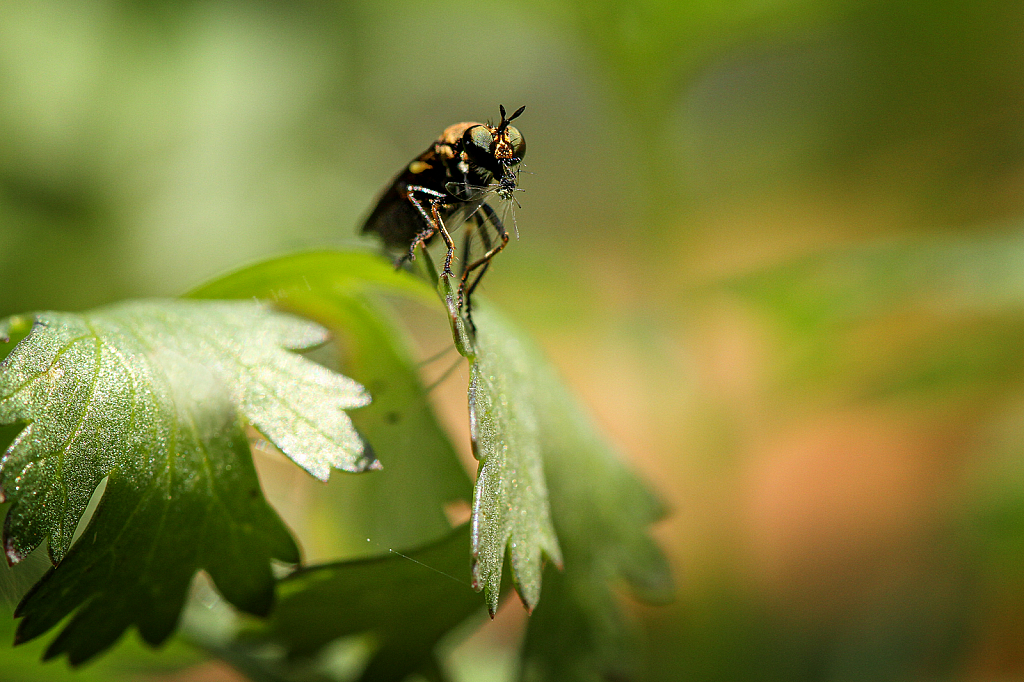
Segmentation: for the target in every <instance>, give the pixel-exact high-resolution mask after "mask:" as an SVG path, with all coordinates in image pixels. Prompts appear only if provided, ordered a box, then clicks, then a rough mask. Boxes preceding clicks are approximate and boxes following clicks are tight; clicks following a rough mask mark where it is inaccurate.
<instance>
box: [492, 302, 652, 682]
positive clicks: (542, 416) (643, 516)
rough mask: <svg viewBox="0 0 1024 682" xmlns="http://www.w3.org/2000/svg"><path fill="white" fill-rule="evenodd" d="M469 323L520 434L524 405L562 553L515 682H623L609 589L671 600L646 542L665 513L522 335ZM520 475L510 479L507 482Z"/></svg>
mask: <svg viewBox="0 0 1024 682" xmlns="http://www.w3.org/2000/svg"><path fill="white" fill-rule="evenodd" d="M474 316H475V318H476V321H477V326H478V328H479V330H480V332H479V335H478V339H477V342H478V348H479V353H480V357H481V362H480V375H481V377H482V378H484V377H488V376H490V375H491V374H492V373H493V372H494V370H493V368H492V365H494V364H498V365H501V367H502V368H503V371H504V372H505V374H506V375H507V376H508V377H509V381H510V383H512V382H514V385H515V388H513V389H510V391H511V392H509V391H506V390H501V391H498V392H497V393H496V395H498V396H499V399H500V397H501V396H504V397H505V398H504V399H505V401H506V402H507V403H508V407H509V408H512V406H515V407H514V410H510V411H512V413H513V414H517V421H518V422H520V423H519V424H517V425H516V426H515V427H514V430H520V429H522V424H521V422H522V420H523V417H522V415H523V414H524V412H523V408H522V406H521V405H519V403H518V401H519V400H523V401H526V400H528V402H529V411H528V412H527V413H526V414H530V417H529V418H530V420H531V422H532V424H531V426H530V429H529V432H530V433H531V438H532V439H535V440H536V442H537V443H539V449H540V455H541V456H542V457H543V466H544V472H543V473H544V480H546V481H547V489H548V491H549V492H550V504H551V516H552V520H553V523H554V528H555V530H556V531H557V533H558V537H559V538H560V541H561V547H562V550H563V552H564V563H565V568H564V570H563V571H562V572H560V573H558V572H553V571H549V572H548V580H547V582H546V584H545V597H544V600H543V601H542V602H541V603H540V604H539V605H538V606H537V609H536V611H535V612H534V613H533V615H532V616H531V618H530V622H529V626H528V630H527V636H526V641H525V644H524V650H523V665H522V670H523V677H524V679H528V680H599V679H627V677H626V676H625V675H621V676H619V675H620V674H621V673H624V672H627V671H628V668H629V663H630V658H629V656H630V651H631V647H632V644H633V643H632V641H631V634H630V629H629V627H628V626H627V624H626V623H625V621H624V620H623V618H622V616H621V614H620V612H619V608H618V605H617V601H616V599H615V596H614V593H613V587H614V586H615V583H616V582H618V581H619V580H625V581H626V582H627V583H628V584H629V585H630V587H631V588H632V589H633V591H634V593H635V594H636V595H637V596H639V597H641V598H644V599H646V600H649V601H664V600H666V599H668V598H669V597H670V595H671V592H672V580H671V575H670V573H669V568H668V564H667V562H666V560H665V558H664V556H663V555H662V553H661V551H660V550H659V549H658V547H657V545H656V544H655V542H654V541H653V540H652V539H651V538H650V537H649V536H648V535H647V534H646V533H645V532H644V529H645V528H646V527H647V526H648V525H649V524H651V523H652V522H654V521H655V520H657V519H658V518H660V517H661V516H662V515H663V509H662V507H661V505H660V503H659V502H658V501H657V499H656V498H655V497H654V496H653V495H652V494H651V492H650V491H649V490H648V489H647V488H646V487H645V486H644V485H643V483H641V482H640V481H639V479H637V478H636V477H635V476H634V475H633V474H632V473H631V472H630V471H629V469H628V468H627V467H626V466H625V465H624V464H623V463H622V461H621V459H620V458H619V457H618V456H617V455H616V453H615V452H614V451H613V450H612V449H611V448H610V447H609V446H608V444H607V443H606V442H605V441H604V440H603V439H602V438H601V437H600V436H599V435H598V431H597V429H596V428H595V427H594V425H593V423H592V422H591V421H590V419H589V418H588V417H587V416H586V414H585V413H584V411H583V410H582V409H581V408H580V406H579V405H578V403H577V402H576V400H575V399H574V398H573V397H572V395H571V394H570V393H569V391H568V390H567V389H566V387H565V385H564V383H563V382H562V381H561V379H560V378H559V377H558V375H557V373H556V372H555V371H554V369H553V368H552V367H551V365H550V364H549V363H548V362H547V361H546V360H545V359H544V357H543V355H542V354H541V353H540V351H539V350H538V349H537V348H536V347H535V346H534V345H533V344H532V343H531V342H530V341H529V340H528V339H527V338H526V336H525V335H524V334H523V332H522V331H520V330H519V329H517V328H516V327H515V326H513V325H512V324H511V323H510V322H508V321H507V320H506V319H504V318H503V317H501V316H499V315H498V314H497V313H496V312H495V310H494V308H493V307H491V306H489V305H487V304H486V303H485V302H481V305H480V307H479V309H478V310H477V311H476V312H475V313H474ZM492 354H493V355H494V357H493V358H492V357H491V356H492ZM506 444H509V445H510V446H511V444H510V443H508V442H507V441H506ZM509 449H511V447H510V448H509ZM520 475H521V474H520V473H519V472H516V474H515V476H514V478H518V477H519V476H520ZM520 515H521V513H520ZM533 532H534V533H541V535H540V536H541V537H544V538H547V537H548V535H547V534H546V533H542V532H541V531H536V530H535V531H533ZM556 547H557V546H556ZM513 551H515V550H513ZM513 565H514V563H513ZM539 579H540V577H539V575H538V576H537V581H538V583H539Z"/></svg>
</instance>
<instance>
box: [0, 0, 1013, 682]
mask: <svg viewBox="0 0 1024 682" xmlns="http://www.w3.org/2000/svg"><path fill="white" fill-rule="evenodd" d="M499 103H501V104H504V105H505V106H506V107H508V108H510V109H511V108H515V107H518V106H520V105H522V104H525V105H527V110H526V113H525V114H524V115H523V117H522V118H521V119H520V121H519V122H518V123H517V125H519V127H520V129H521V130H522V131H523V133H524V134H525V136H526V137H527V139H528V142H529V153H528V156H527V158H526V163H525V171H526V173H524V175H523V177H522V186H523V187H524V188H525V190H526V191H525V192H524V193H523V194H522V195H521V197H520V199H521V202H522V208H521V209H520V210H519V211H518V212H517V222H518V226H519V230H520V233H521V235H522V238H521V239H520V240H519V241H515V242H513V243H512V244H511V245H510V248H508V249H507V250H506V251H505V252H504V253H503V254H501V256H500V258H498V259H496V260H495V262H494V266H493V267H492V269H491V272H490V273H489V274H488V277H487V279H486V280H485V282H484V284H483V285H482V288H481V290H482V291H483V292H484V293H485V294H486V295H487V296H489V297H491V298H493V299H495V300H497V301H498V302H499V303H500V304H502V305H503V307H504V308H505V309H506V310H509V311H511V312H512V314H513V316H514V317H515V319H516V321H517V322H518V323H520V324H522V325H523V326H525V327H527V328H529V329H531V330H532V331H533V332H535V333H536V334H537V335H538V337H539V338H540V340H541V343H542V344H543V345H544V347H545V348H546V349H547V350H548V352H549V353H550V354H551V355H552V357H553V358H554V360H555V361H556V364H558V365H559V367H560V368H561V369H562V371H563V373H564V374H565V375H566V377H567V378H568V380H569V382H570V383H571V384H572V385H573V386H574V388H575V389H576V390H577V391H578V392H579V393H580V394H581V396H582V397H583V399H584V401H585V402H586V403H587V404H588V405H589V406H590V407H591V408H592V409H593V410H594V412H595V413H596V415H597V417H598V420H599V422H600V423H601V424H602V425H603V427H604V428H605V430H606V432H607V433H608V435H609V436H610V438H611V440H612V441H613V442H614V443H615V444H616V445H617V446H618V447H619V448H621V449H622V451H623V452H624V453H625V454H626V456H627V457H628V458H629V459H630V460H631V461H632V462H633V463H634V465H635V467H636V468H637V469H638V470H640V471H641V472H642V473H643V474H644V475H645V476H646V478H647V479H648V480H650V481H651V483H652V485H653V486H654V488H655V489H657V490H658V492H659V493H660V495H661V496H662V497H663V498H664V499H665V500H666V501H667V502H668V503H669V505H670V507H671V509H672V514H671V516H670V517H669V518H668V519H667V520H666V521H665V522H663V523H662V524H661V525H660V526H659V527H658V528H657V529H656V532H657V535H658V537H659V539H660V540H661V541H662V543H663V545H664V547H665V548H666V551H667V552H668V553H669V554H670V556H671V558H672V561H673V564H674V566H675V568H676V579H677V583H678V594H677V599H676V602H675V603H674V604H673V605H671V606H669V607H665V608H653V607H645V606H641V605H632V606H631V607H630V609H631V615H632V617H633V618H634V619H635V621H636V623H637V625H638V627H639V629H640V632H641V634H642V640H643V642H644V649H643V651H644V661H645V668H646V670H647V675H648V679H650V680H687V679H693V680H748V679H749V680H910V679H913V680H921V679H971V680H1007V679H1019V678H1022V677H1024V229H1022V228H1024V220H1022V218H1024V4H1022V3H1019V2H1012V1H1006V2H1000V1H997V0H980V1H973V2H970V1H967V0H961V1H955V0H938V1H935V2H930V3H924V2H884V1H881V0H875V1H870V0H869V1H866V2H865V1H858V2H852V1H850V2H840V1H837V2H823V1H819V0H775V1H773V0H756V1H745V2H743V1H741V2H722V1H715V0H684V1H675V2H673V1H670V0H632V1H630V2H612V1H608V0H591V1H590V2H580V1H572V0H545V1H544V2H537V1H535V0H503V1H502V2H477V3H469V2H465V3H441V2H395V3H380V2H370V1H364V2H325V1H322V0H321V1H317V2H313V1H311V0H296V1H292V2H270V1H266V2H229V1H222V2H212V1H211V2H200V1H188V0H185V1H181V0H178V1H176V2H166V1H163V0H135V1H128V0H123V1H121V2H115V1H112V0H108V1H100V0H78V1H76V2H58V1H50V2H48V1H43V0H17V1H15V0H7V1H4V0H0V272H2V273H3V280H2V282H3V289H2V291H3V295H2V296H0V313H3V314H7V313H12V312H20V311H27V310H36V309H45V308H57V309H80V308H84V307H89V306H93V305H97V304H102V303H105V302H109V301H113V300H116V299H119V298H125V297H142V296H164V295H176V294H178V293H181V292H183V291H185V290H186V289H188V288H190V287H192V286H195V285H196V284H198V283H200V282H202V281H203V280H204V279H207V278H209V277H211V276H214V275H216V274H218V273H220V272H222V271H224V270H225V269H228V268H233V267H237V266H239V265H242V264H244V263H247V262H250V261H253V260H256V259H259V258H262V257H266V256H270V255H275V254H280V253H283V252H287V251H294V250H299V249H308V248H315V247H322V246H342V245H352V244H354V243H356V241H357V239H356V230H357V226H358V224H359V221H360V219H361V217H362V216H363V215H365V213H366V212H367V211H368V210H369V208H370V206H371V203H372V201H373V199H374V197H375V195H376V194H377V192H379V191H380V190H381V188H383V186H384V185H385V184H386V183H387V182H388V181H389V180H390V178H391V177H392V175H393V174H394V173H395V172H396V171H397V170H399V169H400V168H402V167H403V165H404V164H406V163H407V162H408V161H409V160H410V159H411V158H413V157H414V156H415V155H417V154H419V153H420V152H421V151H423V149H425V148H426V147H427V145H428V144H429V143H430V142H431V141H432V140H433V139H434V138H435V137H436V136H437V135H438V134H439V132H440V131H441V130H442V129H443V128H444V127H445V126H447V125H448V124H450V123H453V122H456V121H460V120H487V119H494V118H496V117H497V108H498V104H499ZM441 333H442V334H443V333H444V331H443V330H441ZM462 381H463V379H456V380H453V381H452V382H450V384H452V385H454V384H459V385H456V386H455V387H454V389H451V390H446V391H442V394H443V396H445V398H444V400H447V401H448V403H447V407H446V406H445V405H439V409H441V410H442V412H445V411H447V412H448V413H451V414H456V413H460V412H464V409H465V408H464V403H459V402H458V401H459V400H460V398H459V393H460V392H461V391H462V390H463V386H464V384H461V382H462ZM463 396H464V394H463ZM462 399H463V400H464V397H463V398H462ZM453 419H455V418H453ZM463 419H464V417H463ZM456 421H457V419H456ZM460 438H461V439H462V440H465V438H464V437H463V436H460ZM638 532H639V531H638ZM307 542H310V543H312V544H315V539H313V540H307ZM517 608H518V607H517ZM521 625H522V616H520V615H518V613H517V612H509V613H506V614H503V615H500V617H499V619H498V621H497V622H496V623H495V624H493V625H488V626H486V627H484V628H483V630H482V631H481V633H479V634H478V635H477V636H476V637H475V638H474V640H471V642H470V643H469V644H468V645H466V646H464V647H463V648H462V649H461V652H460V653H458V656H461V658H458V660H457V661H456V662H455V663H453V665H454V666H455V667H456V669H457V670H459V671H461V672H460V673H459V674H460V675H461V676H462V678H463V679H467V680H468V679H493V680H501V679H506V678H507V675H508V674H510V673H511V670H510V668H511V665H512V664H511V663H510V660H511V656H512V654H511V652H512V651H514V648H515V646H516V643H517V637H518V636H519V635H518V634H517V633H518V632H519V628H521ZM9 655H12V654H10V651H3V650H0V677H4V676H5V675H10V674H13V673H10V672H9V671H11V670H14V669H15V668H14V667H12V666H14V664H13V663H11V662H5V661H6V658H5V657H8V656H9ZM19 655H20V654H19ZM118 655H121V654H114V655H112V656H110V657H109V658H108V659H106V661H107V662H104V663H102V665H115V663H116V656H118ZM127 655H128V656H140V655H141V654H139V653H137V652H136V651H135V650H134V649H132V651H131V652H130V653H129V654H127ZM145 656H148V654H147V655H145ZM145 656H144V657H145ZM174 656H179V654H174ZM458 656H457V657H458ZM12 660H13V659H12ZM126 660H127V659H126ZM146 660H147V661H150V660H151V661H156V660H159V658H158V657H150V658H146ZM174 660H177V659H174ZM184 660H185V662H183V663H182V665H186V664H188V663H190V662H191V659H189V658H188V657H187V656H185V659H184ZM164 663H166V659H164ZM136 665H138V666H139V672H138V675H141V676H144V677H146V678H147V679H148V678H150V677H152V676H154V675H157V673H156V672H154V671H153V670H151V669H150V668H149V667H147V666H148V665H150V664H148V663H147V664H145V665H143V664H141V663H140V664H137V663H136V662H135V659H134V658H131V659H130V660H129V662H128V663H124V666H126V669H128V670H134V669H135V668H133V666H136ZM26 670H27V669H26ZM33 670H35V672H34V673H33V674H38V675H43V676H42V677H39V678H38V679H47V677H46V675H49V674H52V675H63V674H65V673H64V669H63V664H56V665H53V666H50V667H49V668H40V669H33ZM5 671H8V672H5ZM47 671H49V672H47ZM133 674H134V673H133ZM174 674H175V675H177V677H174V678H173V679H211V680H213V679H217V680H229V679H235V678H234V677H233V673H231V672H230V670H229V669H228V668H226V667H225V666H221V665H219V664H203V665H202V667H201V668H199V669H186V670H185V671H184V672H182V671H179V672H177V673H174ZM26 675H28V673H27V672H24V671H22V672H18V673H17V674H16V675H15V676H14V677H10V678H9V679H19V680H23V679H30V677H27V676H26ZM200 675H201V676H202V677H200ZM4 679H8V678H7V677H4ZM32 679H35V678H32ZM161 679H170V678H161Z"/></svg>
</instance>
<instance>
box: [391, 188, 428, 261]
mask: <svg viewBox="0 0 1024 682" xmlns="http://www.w3.org/2000/svg"><path fill="white" fill-rule="evenodd" d="M414 191H424V192H426V193H427V194H428V195H429V194H430V193H431V190H428V189H426V188H424V187H417V186H409V187H407V188H406V197H407V198H408V199H409V203H411V204H412V205H413V206H415V207H416V210H417V211H418V212H419V214H420V217H422V218H423V220H424V222H426V223H427V226H426V227H425V228H423V229H422V230H420V231H419V232H417V233H416V236H415V237H413V240H412V243H411V244H409V253H407V254H405V255H403V256H402V257H401V258H400V259H399V261H398V264H399V265H401V264H402V263H403V262H405V261H407V260H416V247H417V246H419V245H420V244H426V243H427V240H428V239H430V238H431V237H432V236H434V233H435V232H437V224H436V223H435V222H434V220H433V218H432V217H431V215H430V213H428V212H427V211H426V209H424V208H423V204H422V203H420V200H419V199H417V198H416V197H415V196H414V195H413V192H414Z"/></svg>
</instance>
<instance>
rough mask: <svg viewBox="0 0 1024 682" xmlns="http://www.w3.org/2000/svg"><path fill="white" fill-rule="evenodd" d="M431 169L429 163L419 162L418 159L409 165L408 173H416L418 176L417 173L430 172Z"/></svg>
mask: <svg viewBox="0 0 1024 682" xmlns="http://www.w3.org/2000/svg"><path fill="white" fill-rule="evenodd" d="M431 168H433V166H431V165H430V164H429V163H427V162H425V161H420V160H418V159H417V160H416V161H413V162H412V163H410V164H409V172H410V173H417V174H418V173H422V172H423V171H427V170H430V169H431Z"/></svg>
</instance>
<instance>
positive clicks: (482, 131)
mask: <svg viewBox="0 0 1024 682" xmlns="http://www.w3.org/2000/svg"><path fill="white" fill-rule="evenodd" d="M524 109H526V107H519V108H518V109H517V110H516V111H515V112H514V113H513V114H512V115H511V116H506V115H505V107H504V106H501V107H499V110H500V111H501V121H500V122H499V123H498V125H497V126H492V125H490V124H486V123H455V124H453V125H450V126H448V127H447V128H446V129H445V131H444V132H443V133H441V137H439V138H437V141H436V142H434V144H432V145H431V146H430V148H429V149H427V151H425V152H423V153H422V154H420V155H419V156H418V157H416V158H415V159H414V160H413V161H412V163H410V164H409V165H408V167H406V168H405V169H404V170H403V171H402V172H401V173H399V174H398V176H397V177H396V178H395V179H394V180H393V181H392V182H391V185H390V186H389V187H388V188H387V190H386V191H385V192H384V194H383V195H382V196H381V198H380V199H379V200H378V201H377V205H376V206H375V207H374V209H373V212H372V213H370V217H369V218H367V219H366V223H365V224H364V225H363V232H376V233H377V234H378V235H380V237H381V239H383V240H384V243H385V245H386V246H388V247H393V248H403V249H406V248H407V249H408V251H407V252H405V253H404V255H403V256H402V257H401V258H400V259H399V261H398V263H397V265H398V266H401V265H402V263H404V262H405V261H407V260H412V259H414V258H416V247H417V246H419V245H421V244H423V245H426V244H428V243H430V241H431V240H432V239H433V238H434V236H435V235H437V234H440V235H441V239H443V240H444V243H445V246H446V247H447V248H448V253H447V254H446V255H445V259H444V270H442V273H441V276H442V277H452V276H453V274H452V259H453V258H454V256H455V242H454V241H452V236H451V233H450V232H449V226H446V225H445V221H448V222H449V223H450V226H451V227H452V228H454V227H455V225H454V223H455V222H456V221H459V220H466V221H468V222H469V223H470V225H467V229H466V237H465V245H464V255H463V260H462V266H461V271H460V281H459V296H458V298H459V300H458V309H459V310H462V309H463V302H465V311H466V321H467V322H468V323H469V326H470V328H471V329H473V331H474V332H475V331H476V327H475V326H474V325H473V318H472V309H473V308H472V300H471V297H472V295H473V290H474V289H476V287H477V285H478V284H479V283H480V279H481V278H482V277H483V275H484V273H485V272H486V271H487V268H488V267H489V266H490V264H491V259H492V258H494V256H495V255H496V254H497V253H498V252H499V251H501V250H502V249H503V248H505V245H506V244H508V233H507V232H506V231H505V226H504V225H503V224H502V222H501V219H500V218H499V217H498V214H497V213H495V211H494V209H493V208H491V206H490V205H489V204H488V203H487V199H488V198H489V197H490V196H492V195H495V194H496V195H497V196H498V197H499V198H501V199H503V200H505V201H509V202H512V201H515V199H514V196H513V193H514V192H515V191H516V189H517V187H516V185H517V182H518V180H519V169H518V165H519V163H520V162H521V161H522V160H523V156H524V155H525V154H526V140H525V139H524V138H523V135H522V133H520V132H519V130H518V129H516V128H515V127H513V126H511V125H509V124H510V123H511V122H512V121H513V120H515V119H516V118H517V117H518V116H519V115H520V114H522V113H523V110H524ZM488 225H490V227H491V228H493V229H494V231H495V232H496V233H497V235H498V242H497V243H495V242H494V240H492V238H491V236H490V234H488V231H487V229H488ZM474 231H476V232H478V233H479V234H480V240H481V242H482V243H483V248H484V253H483V255H481V256H480V257H479V258H477V259H476V260H472V261H470V240H471V238H472V236H473V232H474ZM477 271H478V272H477ZM474 272H477V274H476V276H475V277H474V278H473V280H472V282H470V276H471V275H472V274H473V273H474Z"/></svg>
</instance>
